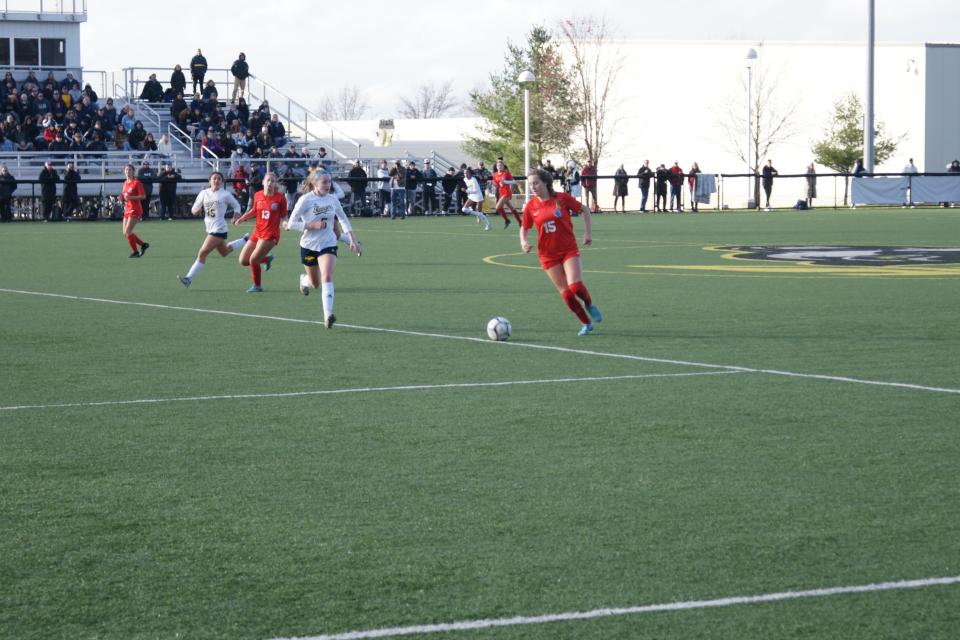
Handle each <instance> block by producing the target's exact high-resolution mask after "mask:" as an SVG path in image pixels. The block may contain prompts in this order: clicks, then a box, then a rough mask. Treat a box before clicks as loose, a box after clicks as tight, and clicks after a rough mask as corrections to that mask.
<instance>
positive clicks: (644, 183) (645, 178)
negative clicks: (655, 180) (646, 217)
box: [637, 160, 656, 213]
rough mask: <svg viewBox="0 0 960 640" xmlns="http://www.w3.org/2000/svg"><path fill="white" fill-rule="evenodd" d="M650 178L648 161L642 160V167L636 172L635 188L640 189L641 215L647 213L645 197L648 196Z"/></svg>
mask: <svg viewBox="0 0 960 640" xmlns="http://www.w3.org/2000/svg"><path fill="white" fill-rule="evenodd" d="M652 177H653V169H651V168H650V161H649V160H644V161H643V166H642V167H640V169H638V170H637V186H638V187H640V211H642V212H643V213H646V212H647V196H649V195H650V178H652ZM654 199H656V198H654Z"/></svg>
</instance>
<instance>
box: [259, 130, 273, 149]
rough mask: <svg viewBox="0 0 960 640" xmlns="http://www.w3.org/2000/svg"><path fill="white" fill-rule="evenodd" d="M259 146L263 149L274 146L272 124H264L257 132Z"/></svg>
mask: <svg viewBox="0 0 960 640" xmlns="http://www.w3.org/2000/svg"><path fill="white" fill-rule="evenodd" d="M257 146H258V147H260V149H262V150H266V149H269V148H270V147H272V146H273V137H271V136H270V126H269V125H266V124H265V125H263V126H262V127H261V128H260V133H258V134H257Z"/></svg>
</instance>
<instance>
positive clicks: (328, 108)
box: [318, 84, 370, 120]
mask: <svg viewBox="0 0 960 640" xmlns="http://www.w3.org/2000/svg"><path fill="white" fill-rule="evenodd" d="M369 108H370V105H368V104H367V101H366V100H364V99H363V96H362V95H361V94H360V90H359V89H358V88H357V87H356V86H354V85H347V84H345V85H343V87H341V88H340V91H339V92H337V94H336V95H333V96H331V95H330V94H326V95H324V96H323V99H322V100H321V101H320V109H319V114H318V115H319V116H320V117H321V118H323V119H324V120H360V119H361V118H363V115H364V114H365V113H366V112H367V110H368V109H369Z"/></svg>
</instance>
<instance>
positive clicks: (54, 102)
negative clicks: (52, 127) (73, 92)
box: [50, 91, 70, 121]
mask: <svg viewBox="0 0 960 640" xmlns="http://www.w3.org/2000/svg"><path fill="white" fill-rule="evenodd" d="M67 101H68V102H69V101H70V96H69V94H68V95H67ZM69 110H70V105H69V104H67V103H66V102H64V101H63V96H62V95H61V94H60V92H59V91H54V92H53V96H52V97H51V98H50V111H51V112H52V113H53V117H54V118H56V119H57V120H58V121H59V120H63V118H64V116H66V115H67V111H69Z"/></svg>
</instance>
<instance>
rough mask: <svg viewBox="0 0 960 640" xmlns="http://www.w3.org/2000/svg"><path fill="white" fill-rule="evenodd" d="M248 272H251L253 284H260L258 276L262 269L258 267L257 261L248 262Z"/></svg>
mask: <svg viewBox="0 0 960 640" xmlns="http://www.w3.org/2000/svg"><path fill="white" fill-rule="evenodd" d="M250 273H252V274H253V284H255V285H257V286H258V287H259V286H260V276H261V275H262V274H263V270H262V269H261V268H260V263H259V262H251V263H250Z"/></svg>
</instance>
